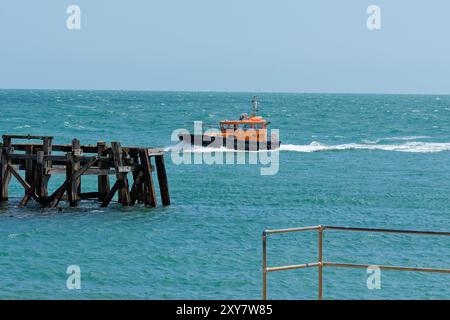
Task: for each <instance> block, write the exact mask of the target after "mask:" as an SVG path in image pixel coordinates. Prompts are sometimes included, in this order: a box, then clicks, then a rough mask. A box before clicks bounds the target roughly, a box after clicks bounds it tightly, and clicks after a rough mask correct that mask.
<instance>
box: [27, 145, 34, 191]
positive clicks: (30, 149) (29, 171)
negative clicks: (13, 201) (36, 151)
mask: <svg viewBox="0 0 450 320" xmlns="http://www.w3.org/2000/svg"><path fill="white" fill-rule="evenodd" d="M25 154H26V155H32V154H33V146H27V148H26V149H25ZM33 180H34V166H33V160H26V161H25V181H26V182H27V183H28V184H29V185H30V186H31V185H32V184H33ZM25 194H26V192H25Z"/></svg>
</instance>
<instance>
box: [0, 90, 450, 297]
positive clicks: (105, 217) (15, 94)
mask: <svg viewBox="0 0 450 320" xmlns="http://www.w3.org/2000/svg"><path fill="white" fill-rule="evenodd" d="M252 95H253V94H251V93H180V92H125V91H123V92H121V91H111V92H109V91H38V90H36V91H35V90H22V91H19V90H17V91H16V90H1V91H0V133H1V134H5V133H9V134H28V133H30V134H45V135H53V136H55V143H69V142H70V141H71V139H72V138H74V137H76V138H79V139H80V140H81V142H82V143H84V144H87V143H95V142H96V141H99V140H105V141H114V140H118V141H121V142H122V143H123V144H124V145H142V146H158V147H165V148H168V150H169V149H170V147H172V146H174V145H176V142H173V141H171V139H170V136H171V133H172V132H173V130H175V129H177V128H186V129H189V130H192V121H194V120H203V121H204V122H205V123H207V124H216V123H217V122H218V121H220V120H222V119H226V118H228V119H230V118H234V117H236V116H238V115H240V114H241V113H243V112H248V111H249V107H250V100H251V96H252ZM258 96H259V97H260V99H261V101H262V104H261V108H262V109H261V110H262V113H263V115H265V116H267V117H268V118H270V121H271V122H272V127H273V128H277V129H280V138H281V141H282V142H283V144H282V149H281V151H280V153H279V157H280V167H279V172H278V174H276V175H273V176H261V175H260V169H261V165H249V164H247V165H206V164H198V165H175V164H173V163H172V161H171V157H170V153H168V154H167V156H166V165H167V170H168V176H169V183H170V191H171V197H172V205H171V206H170V207H167V208H162V207H159V208H157V209H147V208H142V207H135V208H121V207H120V206H118V205H116V204H114V205H112V206H110V207H109V208H107V209H100V208H99V205H98V203H96V202H82V203H81V204H80V206H79V208H76V209H69V208H67V207H66V205H65V204H64V203H61V206H62V207H63V208H64V209H63V211H62V212H57V211H53V210H41V209H39V208H38V207H37V206H35V205H33V204H31V203H30V205H29V206H28V207H27V208H26V209H19V208H17V204H18V202H19V200H20V197H21V196H22V192H23V191H22V190H21V188H20V187H19V185H18V183H17V182H15V181H13V182H12V184H11V188H10V201H9V203H7V204H3V206H2V207H1V208H0V298H32V299H34V298H38V299H45V298H58V299H68V298H75V299H86V298H88V299H90V298H93V299H101V298H107V299H108V298H119V299H122V298H125V299H127V298H137V299H167V298H170V299H182V298H192V299H222V298H223V299H247V298H249V299H259V298H260V297H261V283H262V281H261V233H262V231H263V230H264V229H274V228H285V227H299V226H309V225H318V224H328V225H342V226H356V227H376V228H399V229H420V230H447V231H448V230H449V229H450V96H418V95H417V96H416V95H350V94H348V95H346V94H342V95H337V94H336V95H334V94H333V95H332V94H268V93H267V94H259V95H258ZM204 151H205V150H204ZM52 180H54V181H53V182H52V184H51V185H52V188H54V187H56V186H57V184H58V183H61V177H52ZM95 187H96V180H95V178H92V177H86V178H83V190H85V191H89V190H91V191H93V190H94V189H95ZM449 248H450V239H447V238H444V237H438V238H433V237H427V236H407V235H381V234H355V233H343V232H332V231H330V232H327V233H326V236H325V249H324V257H325V260H328V261H335V262H354V263H370V264H397V265H410V266H422V267H439V268H449V262H450V251H449ZM316 257H317V235H316V234H315V233H306V234H296V235H277V236H273V237H271V238H270V240H269V264H270V265H281V264H287V263H295V264H297V263H306V262H315V261H316V259H317V258H316ZM69 265H78V266H80V268H81V286H82V288H81V290H68V289H67V288H66V279H67V277H68V275H67V274H66V268H67V267H68V266H69ZM366 280H367V274H366V270H364V269H361V270H347V269H325V273H324V285H325V287H324V296H325V298H327V299H379V298H386V299H396V298H400V299H407V298H413V299H431V298H437V299H449V298H450V278H449V277H448V276H447V275H436V274H418V273H404V272H395V271H383V272H382V278H381V284H382V288H381V290H368V289H367V286H366ZM316 295H317V271H316V270H315V269H308V270H296V271H285V272H280V273H277V274H271V275H269V297H270V298H273V299H281V298H285V299H314V298H316Z"/></svg>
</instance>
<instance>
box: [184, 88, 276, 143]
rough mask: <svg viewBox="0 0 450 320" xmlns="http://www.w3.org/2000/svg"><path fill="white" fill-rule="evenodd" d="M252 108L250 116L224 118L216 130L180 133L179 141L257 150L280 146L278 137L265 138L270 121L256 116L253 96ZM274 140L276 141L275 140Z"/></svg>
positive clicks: (256, 108) (255, 99)
mask: <svg viewBox="0 0 450 320" xmlns="http://www.w3.org/2000/svg"><path fill="white" fill-rule="evenodd" d="M252 104H253V110H252V112H251V114H250V116H249V115H248V114H246V113H244V114H242V115H241V116H240V118H239V120H224V121H220V123H219V130H217V131H216V132H210V133H204V134H200V135H196V134H180V135H179V136H178V137H179V139H180V140H181V141H184V142H187V143H190V144H192V145H194V146H202V147H208V146H214V147H219V146H223V147H226V148H229V149H234V150H244V151H257V150H275V149H278V148H279V147H280V141H279V140H278V138H276V139H274V141H271V140H269V139H268V138H267V126H268V125H269V124H270V122H268V121H266V120H265V119H264V118H263V117H261V116H257V115H256V114H257V112H258V100H257V98H256V97H253V100H252ZM275 140H276V141H275Z"/></svg>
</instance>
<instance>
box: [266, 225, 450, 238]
mask: <svg viewBox="0 0 450 320" xmlns="http://www.w3.org/2000/svg"><path fill="white" fill-rule="evenodd" d="M320 228H322V229H323V230H339V231H357V232H379V233H397V234H417V235H430V236H450V232H446V231H420V230H401V229H377V228H354V227H338V226H311V227H302V228H287V229H273V230H265V231H264V234H266V235H269V234H277V233H290V232H302V231H311V230H319V229H320Z"/></svg>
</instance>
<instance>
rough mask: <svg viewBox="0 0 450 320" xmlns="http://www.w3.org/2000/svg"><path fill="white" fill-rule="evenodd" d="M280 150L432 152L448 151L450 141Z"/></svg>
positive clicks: (318, 145) (283, 147)
mask: <svg viewBox="0 0 450 320" xmlns="http://www.w3.org/2000/svg"><path fill="white" fill-rule="evenodd" d="M280 150H281V151H291V152H319V151H341V150H384V151H396V152H417V153H434V152H443V151H450V143H440V142H407V143H404V144H397V145H395V144H362V143H347V144H338V145H325V144H321V143H319V142H316V141H314V142H312V143H311V144H309V145H294V144H285V145H283V144H281V146H280Z"/></svg>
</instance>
